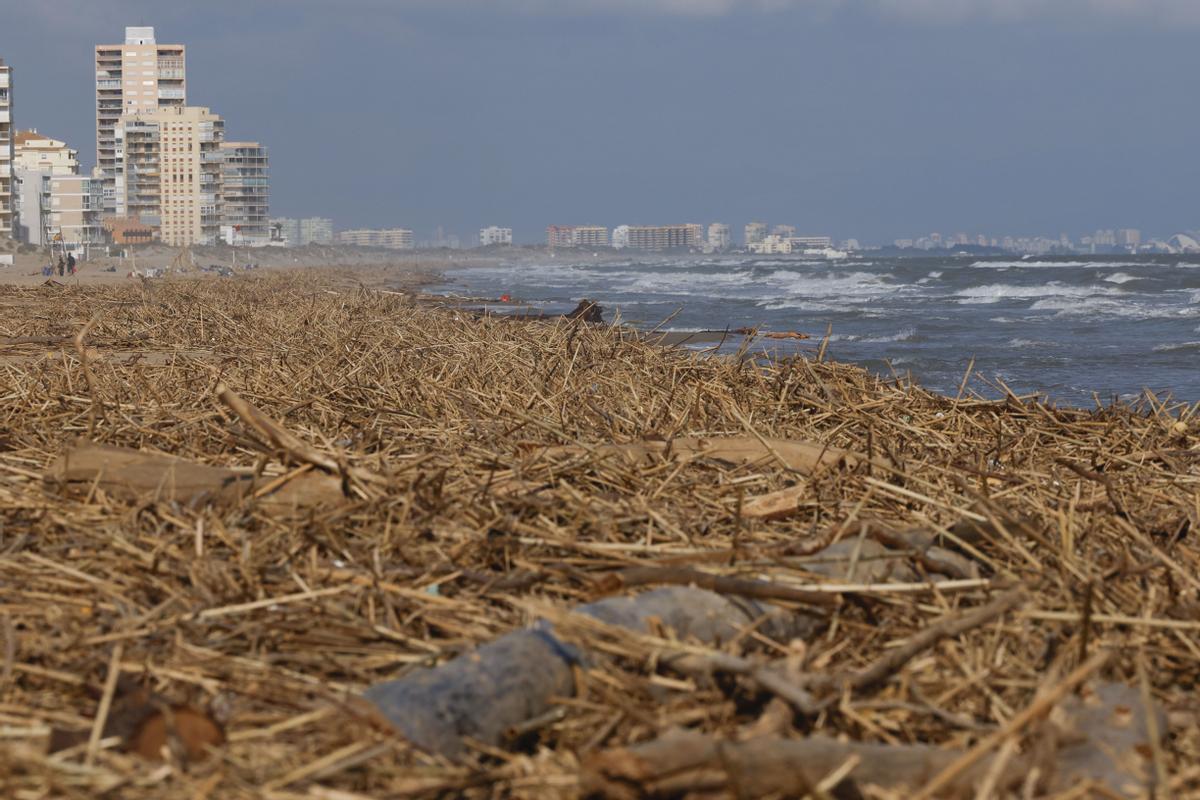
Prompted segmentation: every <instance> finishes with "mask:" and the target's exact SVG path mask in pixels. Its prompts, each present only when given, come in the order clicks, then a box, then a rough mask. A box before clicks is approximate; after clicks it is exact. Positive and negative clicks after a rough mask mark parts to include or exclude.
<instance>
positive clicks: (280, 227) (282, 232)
mask: <svg viewBox="0 0 1200 800" xmlns="http://www.w3.org/2000/svg"><path fill="white" fill-rule="evenodd" d="M269 225H270V228H271V241H272V242H273V243H275V244H276V245H279V244H282V245H283V246H284V247H297V246H299V244H300V220H298V219H293V218H291V217H274V218H273V219H271V221H270V223H269Z"/></svg>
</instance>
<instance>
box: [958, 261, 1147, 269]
mask: <svg viewBox="0 0 1200 800" xmlns="http://www.w3.org/2000/svg"><path fill="white" fill-rule="evenodd" d="M971 266H972V267H985V268H991V269H1012V268H1013V267H1039V268H1042V269H1047V268H1050V267H1064V268H1069V267H1075V268H1079V267H1094V268H1097V269H1106V268H1107V269H1113V268H1115V267H1146V266H1151V267H1152V266H1155V265H1154V264H1147V263H1145V262H1140V261H1032V260H1031V261H1024V260H1022V261H976V262H975V263H974V264H972V265H971Z"/></svg>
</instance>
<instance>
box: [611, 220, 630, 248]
mask: <svg viewBox="0 0 1200 800" xmlns="http://www.w3.org/2000/svg"><path fill="white" fill-rule="evenodd" d="M612 246H613V249H614V250H624V249H625V248H626V247H629V226H628V225H618V226H617V227H615V228H613V232H612Z"/></svg>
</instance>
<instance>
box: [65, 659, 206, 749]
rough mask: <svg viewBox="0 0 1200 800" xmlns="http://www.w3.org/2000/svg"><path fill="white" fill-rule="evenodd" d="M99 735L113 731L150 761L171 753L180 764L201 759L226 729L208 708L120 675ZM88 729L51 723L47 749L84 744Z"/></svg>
mask: <svg viewBox="0 0 1200 800" xmlns="http://www.w3.org/2000/svg"><path fill="white" fill-rule="evenodd" d="M100 735H101V738H103V739H108V738H110V737H117V738H119V739H120V741H121V748H122V749H123V750H125V751H126V752H130V753H134V754H136V755H138V756H141V757H142V758H145V759H147V760H150V761H161V760H164V757H167V758H174V759H175V760H177V761H180V762H182V763H184V764H187V763H189V762H190V763H194V762H197V761H203V760H204V759H205V758H207V757H208V755H209V753H210V751H211V749H212V748H216V747H220V746H221V745H223V744H224V743H225V729H224V727H223V726H222V724H221V723H220V722H219V721H218V720H217V719H216V717H215V716H214V715H213V714H212V713H211V712H210V711H208V710H205V709H202V708H198V707H196V706H194V705H190V704H186V703H171V702H169V701H167V700H166V699H165V698H163V697H161V696H159V695H158V694H156V693H154V692H153V691H151V690H150V689H148V688H146V687H145V686H141V685H138V684H136V683H134V682H133V681H131V680H129V679H128V678H124V679H120V681H119V685H118V688H117V693H116V696H115V698H114V699H113V700H112V701H111V705H110V707H109V708H108V711H107V715H106V717H105V719H104V727H103V729H102V731H101V734H100ZM88 740H89V731H86V730H65V729H54V730H53V731H52V732H51V735H50V742H49V745H48V749H49V752H50V753H60V752H62V751H64V750H67V749H72V748H79V747H81V746H83V745H85V744H87V742H88Z"/></svg>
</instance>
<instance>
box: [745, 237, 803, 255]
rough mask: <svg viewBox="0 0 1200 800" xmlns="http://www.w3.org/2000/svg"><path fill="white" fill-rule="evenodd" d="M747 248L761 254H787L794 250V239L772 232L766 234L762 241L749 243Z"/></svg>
mask: <svg viewBox="0 0 1200 800" xmlns="http://www.w3.org/2000/svg"><path fill="white" fill-rule="evenodd" d="M746 249H747V250H749V251H750V252H751V253H757V254H759V255H777V254H783V255H786V254H788V253H790V252H792V240H791V239H787V238H784V237H783V236H780V235H778V234H775V233H772V234H771V235H769V236H764V237H763V238H762V240H760V241H757V242H754V243H753V244H750V245H747V246H746Z"/></svg>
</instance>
